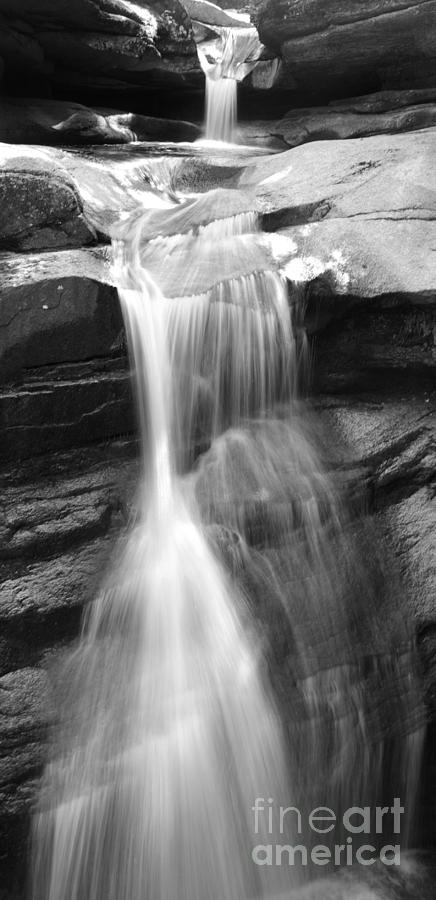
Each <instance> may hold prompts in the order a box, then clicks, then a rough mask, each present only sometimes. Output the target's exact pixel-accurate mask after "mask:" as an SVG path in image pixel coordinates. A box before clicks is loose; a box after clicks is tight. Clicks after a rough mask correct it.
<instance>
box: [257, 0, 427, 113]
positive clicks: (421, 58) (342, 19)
mask: <svg viewBox="0 0 436 900" xmlns="http://www.w3.org/2000/svg"><path fill="white" fill-rule="evenodd" d="M435 17H436V3H435V2H432V0H413V2H410V0H365V2H363V3H359V4H350V3H349V2H348V0H343V2H340V0H339V2H337V0H327V2H325V0H309V2H306V0H267V2H266V3H265V4H264V5H263V6H262V7H261V10H260V12H259V15H258V20H259V35H260V39H261V40H262V41H263V42H264V43H265V44H266V45H267V47H269V48H271V49H272V50H274V51H275V52H277V53H280V54H281V56H282V59H283V67H282V70H281V73H280V76H279V77H280V82H279V83H280V84H281V86H283V87H286V86H289V87H290V88H291V89H295V90H296V91H297V92H298V93H299V94H302V95H305V96H313V97H314V98H315V97H323V98H325V97H326V96H330V97H332V96H333V97H343V96H346V94H347V93H348V94H349V93H350V90H351V91H354V92H355V93H358V92H359V93H368V91H369V90H377V89H379V88H380V87H419V86H426V83H427V79H431V78H433V79H434V76H435V74H436V32H435V27H434V25H435ZM429 83H430V84H431V83H432V82H431V80H430V82H429Z"/></svg>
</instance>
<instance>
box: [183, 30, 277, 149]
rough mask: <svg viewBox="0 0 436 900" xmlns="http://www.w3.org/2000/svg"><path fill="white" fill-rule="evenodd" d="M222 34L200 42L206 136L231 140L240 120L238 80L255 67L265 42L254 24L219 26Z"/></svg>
mask: <svg viewBox="0 0 436 900" xmlns="http://www.w3.org/2000/svg"><path fill="white" fill-rule="evenodd" d="M214 30H215V31H216V32H217V35H218V37H217V38H215V39H214V40H213V41H208V42H206V43H205V44H204V45H202V44H199V45H198V46H197V51H198V57H199V60H200V64H201V66H202V69H203V71H204V73H205V75H206V138H207V139H209V140H216V141H231V140H232V139H233V137H234V133H235V128H236V120H237V90H238V81H239V80H241V79H242V78H244V77H245V76H246V75H248V73H249V72H250V71H251V70H252V69H253V68H254V67H255V65H256V63H257V60H258V56H259V52H260V50H261V44H260V41H259V36H258V33H257V30H256V29H255V28H254V27H252V26H251V27H250V26H246V27H241V28H238V27H234V26H233V27H221V28H219V27H216V26H215V28H214Z"/></svg>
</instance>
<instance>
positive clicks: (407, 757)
mask: <svg viewBox="0 0 436 900" xmlns="http://www.w3.org/2000/svg"><path fill="white" fill-rule="evenodd" d="M234 52H235V51H234V46H233V48H232V54H233V56H234ZM246 55H247V54H246V52H245V51H244V53H243V58H244V59H245V58H246ZM224 80H227V81H229V83H230V84H231V85H232V91H233V86H234V84H235V83H234V82H233V81H231V80H230V78H227V79H224ZM217 83H219V82H217ZM232 91H230V89H229V91H228V92H227V89H226V92H225V105H226V108H225V110H221V111H220V113H219V116H218V113H217V112H216V113H215V112H214V113H213V116H212V114H211V116H212V118H213V119H214V123H215V124H214V129H215V128H216V129H218V128H219V129H222V130H220V131H219V133H220V135H221V136H223V137H226V138H227V137H228V136H229V131H228V124H226V125H225V126H224V125H219V126H218V119H220V120H223V121H224V120H225V121H226V123H228V122H229V121H231V119H232V115H233V113H232V112H231V108H232V104H233V100H232V99H231V98H230V95H231V94H232ZM212 97H215V94H213V95H212V94H209V101H208V102H212ZM221 101H222V102H223V103H224V94H223V95H222V96H221V97H220V103H221ZM214 102H215V101H214ZM211 127H212V126H211ZM215 136H216V135H215ZM149 165H151V163H150V164H149ZM162 171H164V169H162V165H161V163H160V162H156V172H162ZM158 193H159V191H158ZM180 199H181V198H174V197H173V196H172V195H171V191H166V192H165V191H163V190H161V192H160V200H159V202H157V203H156V206H160V207H161V208H157V209H144V207H143V205H142V204H138V205H137V206H136V208H133V209H132V206H131V204H130V205H127V206H126V213H125V215H124V217H121V218H120V220H119V222H118V223H116V225H115V229H114V235H115V236H114V241H113V278H114V281H115V283H116V284H117V287H118V293H119V297H120V303H121V307H122V311H123V316H124V321H125V326H126V333H127V338H128V347H129V354H130V360H131V364H132V369H133V372H134V388H135V394H136V403H137V409H138V419H139V425H140V438H141V461H142V474H141V479H140V483H139V486H138V491H137V498H136V503H135V507H134V508H135V514H134V516H133V515H132V521H131V523H130V525H129V528H128V529H127V530H126V533H125V534H123V535H122V537H121V538H120V541H119V544H118V546H117V548H116V551H115V553H114V560H113V564H112V566H111V568H110V571H109V572H108V574H107V576H106V579H105V582H104V584H103V586H102V588H101V591H100V593H99V595H98V597H97V598H96V600H95V602H94V604H93V605H92V607H91V609H90V611H89V613H88V615H87V617H86V620H85V622H84V626H83V633H82V636H81V640H80V642H79V643H78V645H77V648H76V650H75V651H74V653H73V654H72V655H70V656H69V658H68V660H67V661H66V663H65V666H64V669H63V671H62V676H61V682H62V685H63V711H64V714H63V725H62V729H61V731H60V735H59V738H58V741H57V743H56V746H55V749H54V753H53V760H52V762H50V764H49V765H48V766H47V769H46V772H45V776H44V780H43V785H42V789H41V799H40V805H39V810H38V813H37V815H36V816H35V824H34V842H33V843H34V850H33V864H32V876H31V892H30V893H31V897H32V898H33V900H249V898H267V897H271V898H272V897H276V896H278V895H283V896H285V895H286V896H291V894H290V891H293V890H298V891H299V889H300V888H299V886H300V885H301V884H302V882H304V881H306V880H308V879H310V878H312V877H314V875H316V874H317V872H316V871H314V870H313V867H312V868H310V867H307V868H306V867H305V866H304V865H303V866H301V865H300V866H298V865H294V866H290V865H272V866H262V865H258V864H256V862H255V861H253V857H252V852H253V848H255V846H257V845H273V846H275V845H276V844H277V843H280V844H282V845H295V844H301V843H306V844H308V845H309V847H310V846H311V844H313V843H320V842H321V843H327V844H329V845H330V844H331V845H332V846H333V843H334V841H336V842H339V843H340V841H341V840H342V842H344V841H345V838H344V833H343V829H342V828H341V827H339V829H337V830H335V832H334V834H333V835H330V834H329V835H323V837H322V839H321V840H320V836H319V835H317V834H312V835H311V836H307V835H306V836H301V834H300V833H299V829H298V827H296V826H297V825H298V819H296V817H295V816H294V815H290V816H287V817H286V821H285V823H284V824H283V823H281V822H280V819H279V817H278V815H275V814H274V815H272V813H271V815H270V816H268V814H267V810H268V809H269V810H272V811H273V812H274V809H275V805H276V806H278V805H282V806H283V807H288V806H295V807H298V808H299V809H300V810H301V811H302V816H305V815H308V814H309V812H310V810H311V809H314V808H315V807H323V806H327V807H329V808H331V809H332V810H337V811H338V815H339V814H342V812H343V811H344V810H346V809H347V808H348V807H350V806H353V805H357V806H364V805H365V804H367V805H369V806H370V807H371V808H372V806H373V805H374V804H375V803H383V802H384V800H386V799H388V802H389V804H391V803H392V801H393V798H394V796H398V797H401V799H402V802H403V805H404V806H405V807H406V809H407V815H406V819H405V824H404V829H403V832H402V836H401V837H402V847H405V846H406V845H407V843H408V840H409V837H410V829H411V823H412V820H413V803H414V797H415V795H416V784H417V778H418V773H419V759H420V747H421V743H420V741H421V736H422V734H421V732H420V730H419V725H420V722H421V718H420V712H419V710H420V701H419V697H418V693H417V688H416V684H415V682H414V678H413V674H411V673H412V672H413V664H412V663H411V648H410V647H409V646H408V643H407V638H406V633H405V631H404V633H403V631H402V628H401V623H399V625H398V633H397V638H396V640H397V644H396V648H395V652H394V653H392V652H390V651H391V648H389V647H387V645H386V642H385V643H383V641H381V639H380V634H379V627H378V625H377V618H376V615H377V609H378V605H379V603H380V596H381V594H382V593H383V592H386V591H388V590H393V591H395V589H396V586H395V585H392V584H388V582H387V580H386V577H385V573H384V567H383V561H381V560H378V559H377V552H376V549H375V546H374V544H372V543H371V541H372V536H371V534H370V532H369V531H368V529H367V528H366V525H365V523H363V524H362V523H360V524H359V523H357V524H356V521H351V518H350V516H349V514H348V513H347V511H346V509H345V508H344V506H343V504H342V502H341V500H340V497H339V494H338V491H337V490H336V487H335V481H334V478H332V477H331V476H330V475H329V474H328V473H327V471H326V469H325V466H324V463H323V459H322V454H321V453H320V452H319V435H318V433H317V430H316V427H315V426H314V425H313V423H312V419H311V417H310V416H309V414H308V412H307V410H306V408H305V406H304V404H302V402H301V401H299V400H298V397H297V394H298V384H299V373H300V375H301V371H302V370H303V369H304V366H303V362H304V360H305V345H304V342H302V341H301V335H300V334H299V333H298V331H297V330H296V324H295V305H294V314H293V315H291V309H290V305H289V300H288V293H287V287H286V283H285V280H284V278H283V277H282V275H281V274H280V272H279V271H278V269H277V266H276V265H275V264H274V263H273V261H272V259H271V256H270V254H269V253H268V248H267V245H266V243H265V241H264V240H263V236H262V234H261V233H260V232H259V227H258V220H257V214H256V211H255V210H254V209H253V208H252V205H251V201H250V199H249V198H247V197H245V196H244V195H243V194H238V192H236V191H231V192H229V191H215V192H209V193H207V194H204V195H201V196H199V197H197V198H190V199H189V200H183V198H182V202H179V201H180ZM95 201H96V206H98V204H99V203H100V205H101V198H100V199H99V198H98V194H97V189H96V195H95ZM126 203H127V201H126ZM297 300H298V298H296V300H295V303H297ZM297 305H298V304H297ZM300 383H301V378H300ZM317 448H318V449H317ZM364 547H366V548H369V549H368V552H366V550H364V549H363V548H364ZM365 554H366V559H365V558H364V557H365ZM368 554H370V556H368ZM370 558H372V562H371V564H369V559H370ZM320 632H323V634H324V636H325V635H328V637H327V641H326V642H324V643H323V641H320V638H319V634H320ZM362 635H363V637H362ZM362 640H363V641H364V642H366V645H367V650H366V651H362V652H361V654H360V657H359V658H358V656H357V654H356V646H357V642H358V641H360V642H361V643H362ZM326 646H327V647H330V650H329V653H328V654H327V657H326ZM332 648H333V649H332ZM279 657H280V658H279ZM332 660H334V662H332ZM387 685H388V687H386V686H387ZM411 711H412V712H411ZM411 716H412V718H413V716H416V728H415V729H413V727H412V728H411V727H409V729H408V732H407V733H408V734H409V735H410V734H411V735H412V736H411V737H410V736H407V734H406V735H405V734H402V722H403V720H404V719H405V718H407V720H408V722H409V726H410V722H411ZM395 729H397V734H395ZM387 735H389V739H388V737H387ZM393 736H394V738H395V740H394V744H395V749H393V747H392V737H393ZM256 798H262V801H263V807H264V808H265V811H264V813H263V814H261V815H259V816H258V818H257V821H256V820H255V818H254V811H253V807H254V805H255V803H256ZM373 831H374V829H372V832H371V841H369V839H368V836H365V837H366V842H370V843H372V842H374V843H375V844H376V843H377V841H381V840H382V838H383V843H384V844H387V843H397V842H398V841H397V840H396V839H394V837H393V834H392V827H390V828H388V832H387V834H386V833H385V834H383V835H379V836H378V837H377V836H374V834H373ZM312 839H313V840H312ZM343 862H344V859H340V860H339V863H343ZM318 874H319V873H318ZM320 874H324V870H323V869H322V870H321V873H320ZM292 896H294V895H293V894H292ZM326 896H327V894H326ZM344 896H345V895H344ZM362 896H363V895H362ZM368 896H369V895H368Z"/></svg>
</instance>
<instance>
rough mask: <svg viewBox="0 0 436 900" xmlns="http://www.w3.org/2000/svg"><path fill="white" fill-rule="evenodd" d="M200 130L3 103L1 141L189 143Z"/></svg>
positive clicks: (76, 108)
mask: <svg viewBox="0 0 436 900" xmlns="http://www.w3.org/2000/svg"><path fill="white" fill-rule="evenodd" d="M200 134H201V130H200V128H199V127H198V126H197V125H193V124H191V123H190V122H181V121H178V120H173V119H159V118H155V117H153V116H141V115H137V114H134V113H123V112H118V111H117V110H94V109H91V108H89V107H87V106H83V105H82V104H80V103H73V102H67V101H62V100H38V99H26V98H17V99H8V100H7V101H1V102H0V140H2V141H5V142H7V143H11V144H13V143H20V142H22V143H35V144H47V145H55V146H56V145H69V144H72V145H76V144H79V145H80V144H125V143H129V142H130V141H190V140H196V139H197V138H198V137H200Z"/></svg>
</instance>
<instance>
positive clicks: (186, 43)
mask: <svg viewBox="0 0 436 900" xmlns="http://www.w3.org/2000/svg"><path fill="white" fill-rule="evenodd" d="M0 13H1V14H3V15H4V17H5V21H6V31H5V30H4V29H2V34H3V37H2V39H0V53H1V54H2V56H3V58H4V62H5V78H6V79H7V80H8V81H10V83H11V84H13V85H14V88H15V90H14V93H16V88H17V87H18V88H20V87H22V90H21V93H24V92H28V90H29V87H30V85H31V79H29V76H28V72H29V69H30V70H31V71H33V72H34V73H35V75H36V76H39V77H40V78H45V79H46V83H47V84H50V83H51V84H53V83H62V81H63V80H64V79H65V77H67V78H68V76H71V80H72V81H73V80H74V76H75V77H76V84H77V78H78V77H79V78H80V74H81V73H84V74H85V75H86V77H87V78H88V79H89V82H88V83H89V85H90V86H91V85H93V84H94V85H97V84H98V79H99V78H100V77H103V78H104V79H105V80H106V84H107V85H109V87H110V86H111V79H112V81H113V82H116V81H117V79H119V80H121V81H124V80H127V82H129V81H133V83H135V80H137V79H138V78H139V84H143V83H144V81H143V78H144V76H145V81H146V82H147V80H148V78H149V75H150V73H151V78H152V79H153V77H155V76H156V73H159V72H161V71H162V72H163V74H164V75H165V73H169V74H170V75H171V74H172V75H174V76H175V80H176V82H177V83H178V85H179V86H180V85H182V84H183V82H184V78H185V75H186V74H190V75H194V77H195V76H196V75H197V76H198V73H199V71H200V68H199V64H198V60H197V55H196V51H195V44H194V41H193V36H192V29H191V23H190V19H189V17H188V15H187V14H186V12H185V10H184V9H183V6H182V5H181V4H180V3H179V2H178V0H170V2H164V0H149V2H147V3H141V4H130V3H123V2H121V0H120V2H119V0H99V2H97V0H71V2H65V0H62V2H60V3H55V2H54V0H42V2H41V3H39V2H38V3H37V2H34V0H19V2H18V3H14V2H11V0H1V3H0ZM23 32H24V34H23ZM26 32H27V33H26ZM5 35H6V36H5ZM73 96H74V94H73Z"/></svg>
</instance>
